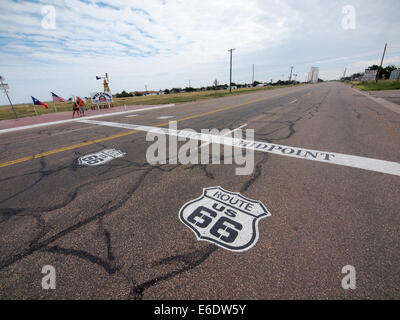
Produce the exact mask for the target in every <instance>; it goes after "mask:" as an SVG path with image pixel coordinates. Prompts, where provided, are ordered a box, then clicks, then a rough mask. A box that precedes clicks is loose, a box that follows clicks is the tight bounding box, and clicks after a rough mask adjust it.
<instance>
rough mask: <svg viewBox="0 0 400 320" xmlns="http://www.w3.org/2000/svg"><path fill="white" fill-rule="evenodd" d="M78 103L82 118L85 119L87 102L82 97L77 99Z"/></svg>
mask: <svg viewBox="0 0 400 320" xmlns="http://www.w3.org/2000/svg"><path fill="white" fill-rule="evenodd" d="M76 103H77V104H78V107H79V111H80V113H81V116H82V117H84V116H85V102H84V101H83V100H82V99H81V98H80V97H76Z"/></svg>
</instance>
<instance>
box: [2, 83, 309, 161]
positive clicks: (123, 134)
mask: <svg viewBox="0 0 400 320" xmlns="http://www.w3.org/2000/svg"><path fill="white" fill-rule="evenodd" d="M303 89H304V88H301V89H300V90H299V89H297V90H294V91H291V92H284V93H281V94H276V95H272V96H269V97H267V98H262V99H256V100H251V101H247V102H245V103H241V104H235V105H233V106H228V107H224V108H220V109H216V110H212V111H207V112H203V113H198V114H194V115H192V116H188V117H185V118H181V119H177V120H176V122H180V121H185V120H190V119H196V118H200V117H204V116H207V115H210V114H214V113H217V112H222V111H227V110H231V109H234V108H239V107H243V106H245V105H248V104H252V103H257V102H261V101H265V100H270V99H273V98H277V97H280V96H284V95H286V94H290V93H295V92H299V91H302V90H303ZM167 125H169V121H168V122H164V123H160V124H157V125H154V127H163V126H167ZM137 132H142V131H140V130H130V131H126V132H123V133H118V134H115V135H112V136H109V137H104V138H99V139H96V140H91V141H87V142H82V143H78V144H73V145H70V146H67V147H63V148H59V149H54V150H50V151H47V152H42V153H38V154H35V155H32V156H28V157H23V158H19V159H16V160H12V161H8V162H4V163H0V168H3V167H8V166H11V165H14V164H17V163H21V162H26V161H29V160H33V159H38V158H42V157H46V156H49V155H52V154H56V153H59V152H63V151H68V150H73V149H77V148H81V147H86V146H88V145H91V144H94V143H99V142H103V141H107V140H112V139H116V138H120V137H125V136H128V135H131V134H134V133H137Z"/></svg>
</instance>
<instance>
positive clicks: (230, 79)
mask: <svg viewBox="0 0 400 320" xmlns="http://www.w3.org/2000/svg"><path fill="white" fill-rule="evenodd" d="M235 50H236V49H229V50H228V51H229V52H230V53H231V62H230V72H229V92H232V52H233V51H235Z"/></svg>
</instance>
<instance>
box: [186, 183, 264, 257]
mask: <svg viewBox="0 0 400 320" xmlns="http://www.w3.org/2000/svg"><path fill="white" fill-rule="evenodd" d="M212 189H219V190H221V191H222V192H225V193H229V194H233V195H236V196H238V197H240V198H242V199H244V200H246V201H248V202H251V203H255V204H258V205H259V206H260V207H261V208H262V209H263V211H264V212H263V213H262V214H260V215H259V216H258V217H254V218H253V222H252V230H253V235H252V238H251V239H250V240H249V241H248V242H247V243H246V244H245V245H243V246H241V247H234V246H230V245H228V244H226V243H224V242H220V241H218V240H216V239H214V238H210V237H207V236H202V235H201V234H200V232H199V231H198V230H197V228H195V227H193V225H192V224H191V223H189V222H187V221H186V219H185V218H184V217H183V211H184V210H185V208H186V207H188V206H189V205H191V204H193V203H195V202H198V201H201V200H202V199H204V198H205V197H206V191H207V190H212ZM214 200H215V199H214ZM215 201H217V200H215ZM270 215H271V213H270V212H269V211H268V209H267V208H266V207H265V206H264V204H263V203H262V202H261V201H257V200H253V199H250V198H246V197H244V196H243V195H241V194H240V193H239V192H231V191H228V190H225V189H224V188H222V187H221V186H217V187H208V188H203V193H202V195H201V196H200V197H198V198H196V199H194V200H191V201H189V202H186V203H185V204H184V205H183V206H182V207H181V209H180V210H179V220H181V222H182V223H183V224H185V225H186V226H188V227H189V228H190V229H191V230H192V231H193V232H194V234H195V235H196V238H197V240H200V241H208V242H211V243H213V244H216V245H217V246H219V247H221V248H224V249H227V250H229V251H234V252H242V251H247V250H249V249H251V248H252V247H253V246H254V245H255V244H256V243H257V241H258V237H259V234H258V222H259V221H260V220H261V219H262V218H265V217H269V216H270Z"/></svg>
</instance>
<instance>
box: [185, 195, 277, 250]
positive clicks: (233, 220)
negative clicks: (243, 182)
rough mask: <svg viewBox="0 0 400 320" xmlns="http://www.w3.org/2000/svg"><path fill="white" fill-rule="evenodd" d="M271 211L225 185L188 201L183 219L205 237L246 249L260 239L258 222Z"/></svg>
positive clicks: (195, 231)
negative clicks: (227, 188)
mask: <svg viewBox="0 0 400 320" xmlns="http://www.w3.org/2000/svg"><path fill="white" fill-rule="evenodd" d="M270 215H271V214H270V213H269V211H268V209H267V208H266V207H265V206H264V205H263V204H262V203H261V202H260V201H256V200H252V199H249V198H246V197H244V196H242V195H241V194H240V193H237V192H230V191H227V190H225V189H223V188H221V187H210V188H205V189H203V194H202V195H201V197H200V198H197V199H195V200H192V201H189V202H187V203H186V204H185V205H183V207H182V208H181V210H180V211H179V219H180V220H181V221H182V222H183V223H184V224H185V225H186V226H188V227H189V228H190V229H192V230H193V232H194V233H195V234H196V237H197V239H198V240H205V241H209V242H212V243H215V244H216V245H218V246H220V247H222V248H225V249H228V250H230V251H246V250H249V249H250V248H251V247H252V246H254V245H255V244H256V242H257V240H258V221H259V220H260V219H261V218H264V217H268V216H270Z"/></svg>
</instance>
